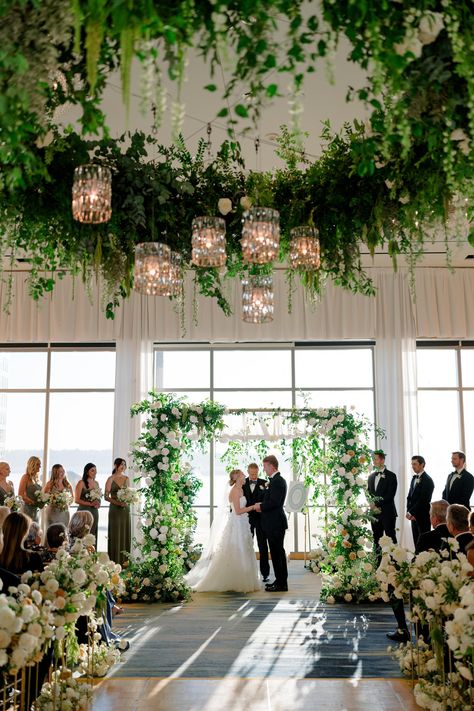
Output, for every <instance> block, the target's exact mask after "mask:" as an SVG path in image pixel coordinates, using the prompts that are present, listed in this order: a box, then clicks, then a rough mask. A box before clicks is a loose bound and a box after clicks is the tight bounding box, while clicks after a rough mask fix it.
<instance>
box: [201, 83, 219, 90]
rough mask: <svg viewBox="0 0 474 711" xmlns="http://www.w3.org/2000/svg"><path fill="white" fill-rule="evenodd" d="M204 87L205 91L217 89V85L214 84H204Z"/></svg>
mask: <svg viewBox="0 0 474 711" xmlns="http://www.w3.org/2000/svg"><path fill="white" fill-rule="evenodd" d="M204 88H205V89H206V91H217V86H216V85H215V84H206V86H205V87H204Z"/></svg>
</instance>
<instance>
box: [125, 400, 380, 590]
mask: <svg viewBox="0 0 474 711" xmlns="http://www.w3.org/2000/svg"><path fill="white" fill-rule="evenodd" d="M132 415H135V416H138V415H139V416H141V417H142V418H143V424H142V431H141V434H140V436H139V438H138V440H137V441H136V442H134V443H133V445H132V452H131V454H132V460H133V468H134V471H135V474H136V478H135V483H136V484H137V486H138V487H139V488H140V490H141V493H142V508H141V512H140V520H139V526H138V533H137V537H136V539H135V541H134V542H135V552H134V554H133V556H132V557H131V560H130V562H129V565H128V566H127V567H126V568H125V571H124V577H125V581H126V584H127V594H128V597H129V598H130V599H132V600H145V601H157V600H159V601H174V600H179V599H186V598H187V597H188V594H189V590H188V589H187V587H186V585H185V583H184V580H183V575H184V574H185V573H186V572H187V570H189V568H190V567H191V566H192V564H193V563H194V561H195V560H196V558H197V557H198V555H199V552H200V551H199V547H196V546H195V544H194V543H193V534H194V530H195V527H196V516H195V513H194V511H193V509H192V505H193V502H194V499H195V497H196V494H197V492H198V490H199V488H200V487H201V486H202V483H201V481H200V480H199V479H198V478H197V477H196V476H195V475H194V474H193V472H192V469H191V466H190V464H189V462H188V461H187V459H188V458H190V456H191V455H192V453H193V450H195V449H196V448H197V447H204V446H205V445H206V443H208V442H210V441H212V440H215V439H218V440H220V441H223V442H227V443H228V447H227V451H226V452H225V454H224V456H223V458H222V459H223V461H224V462H225V464H226V467H227V468H232V467H234V466H236V465H237V464H240V466H242V463H243V462H245V461H248V456H249V455H250V454H251V452H255V453H257V454H258V456H265V454H266V453H267V452H268V450H269V446H270V445H269V442H271V443H272V448H276V449H278V450H279V451H280V452H281V454H282V455H283V459H285V460H286V471H288V469H289V468H290V467H291V470H292V472H293V478H296V479H298V480H300V481H303V482H304V483H305V485H306V486H308V487H311V489H312V494H311V503H312V504H314V505H316V506H319V507H320V511H321V523H322V530H323V535H322V536H321V541H320V546H319V547H318V548H317V549H316V551H315V552H313V560H312V563H311V566H312V569H313V570H314V571H315V572H316V571H317V572H321V573H322V575H323V587H322V591H321V599H323V600H327V601H328V602H332V601H335V600H337V599H345V600H347V601H350V600H357V601H358V600H361V599H364V598H366V597H367V596H368V594H369V593H370V592H371V590H372V589H373V587H374V586H375V583H374V578H373V560H372V545H371V540H370V537H368V534H369V521H370V513H369V507H368V505H367V500H366V498H365V492H366V477H367V473H368V464H369V462H370V452H369V450H368V445H367V435H368V433H369V431H370V430H371V429H372V428H373V426H372V425H371V424H370V423H369V422H368V421H367V420H365V419H364V418H361V417H359V416H358V415H356V414H355V413H353V412H350V411H348V410H347V409H346V408H318V409H314V408H309V407H306V408H302V409H291V410H282V409H274V410H271V409H270V410H262V411H249V410H227V409H226V408H225V407H224V406H222V405H220V404H218V403H216V402H212V401H209V400H208V401H205V402H202V403H200V404H191V403H187V402H185V400H184V398H180V397H177V396H176V395H174V394H170V393H156V392H150V393H149V397H148V399H145V400H142V401H141V402H140V403H138V404H136V405H134V407H133V408H132ZM229 415H233V416H234V417H232V422H231V424H230V428H229V425H228V424H227V425H226V416H229Z"/></svg>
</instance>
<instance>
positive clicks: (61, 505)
mask: <svg viewBox="0 0 474 711" xmlns="http://www.w3.org/2000/svg"><path fill="white" fill-rule="evenodd" d="M72 502H73V497H72V494H71V492H70V491H69V490H68V489H64V490H63V491H55V492H54V493H52V494H51V496H50V501H49V504H50V506H52V507H53V508H55V509H58V510H59V511H67V510H68V508H69V506H70V505H71V504H72Z"/></svg>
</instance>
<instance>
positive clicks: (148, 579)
mask: <svg viewBox="0 0 474 711" xmlns="http://www.w3.org/2000/svg"><path fill="white" fill-rule="evenodd" d="M142 585H144V586H145V587H148V586H149V585H151V580H150V578H143V580H142Z"/></svg>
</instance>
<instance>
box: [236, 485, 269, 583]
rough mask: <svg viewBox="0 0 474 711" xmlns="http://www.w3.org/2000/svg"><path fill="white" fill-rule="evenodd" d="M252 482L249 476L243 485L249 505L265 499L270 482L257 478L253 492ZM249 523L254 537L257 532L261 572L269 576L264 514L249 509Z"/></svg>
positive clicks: (263, 576) (264, 576) (264, 575)
mask: <svg viewBox="0 0 474 711" xmlns="http://www.w3.org/2000/svg"><path fill="white" fill-rule="evenodd" d="M251 483H253V482H252V481H251V480H250V479H249V478H248V477H247V479H246V480H245V484H244V485H243V487H242V490H243V492H244V496H245V498H246V499H247V506H253V504H256V503H257V502H258V501H260V502H261V501H263V497H264V495H265V487H266V485H267V483H268V482H267V481H266V480H265V479H260V478H259V479H256V481H255V487H254V490H253V492H252V489H251V487H250V484H251ZM249 523H250V530H251V532H252V538H253V536H254V533H256V534H257V543H258V550H259V553H260V572H261V574H262V578H268V576H269V575H270V563H269V562H268V543H267V537H266V535H265V534H264V532H263V529H262V514H261V513H258V511H249Z"/></svg>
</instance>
